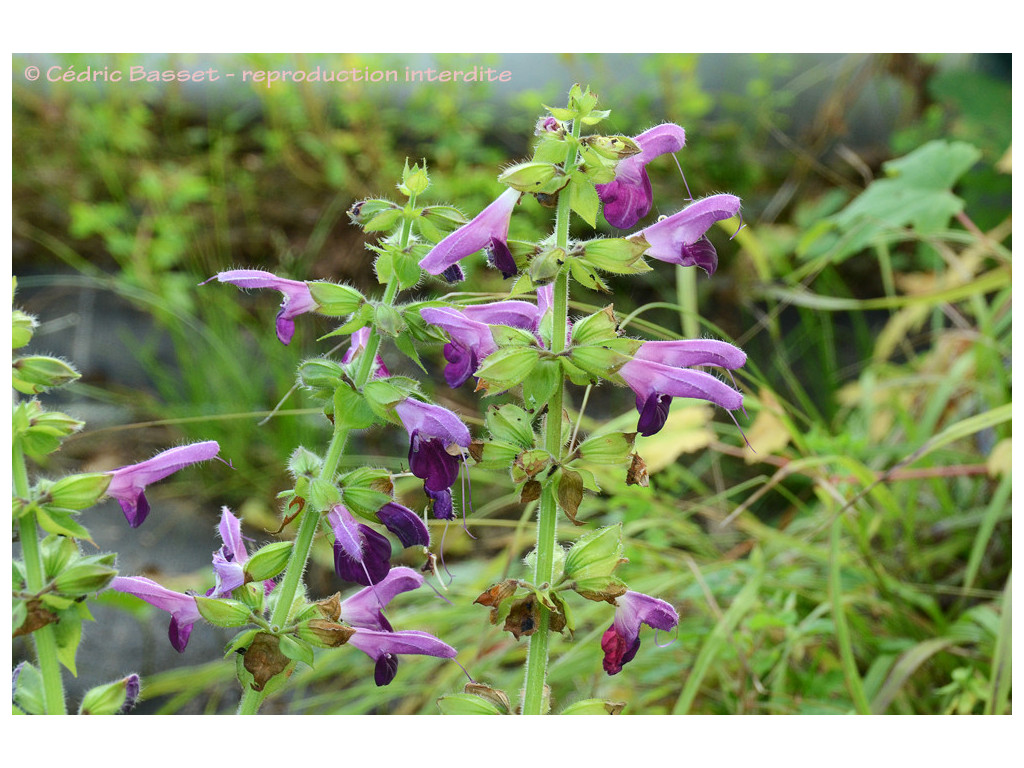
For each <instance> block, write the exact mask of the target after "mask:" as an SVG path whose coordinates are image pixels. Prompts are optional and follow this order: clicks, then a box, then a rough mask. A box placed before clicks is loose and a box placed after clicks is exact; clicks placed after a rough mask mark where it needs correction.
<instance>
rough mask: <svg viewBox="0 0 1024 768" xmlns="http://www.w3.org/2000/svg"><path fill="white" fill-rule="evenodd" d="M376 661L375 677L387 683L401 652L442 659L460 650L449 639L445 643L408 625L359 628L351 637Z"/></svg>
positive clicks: (350, 639)
mask: <svg viewBox="0 0 1024 768" xmlns="http://www.w3.org/2000/svg"><path fill="white" fill-rule="evenodd" d="M348 644H349V645H354V646H355V647H356V648H358V649H359V650H361V651H362V652H363V653H365V654H366V655H367V656H369V657H370V658H371V659H373V660H374V661H375V662H376V664H375V666H374V670H373V681H374V682H375V683H376V684H377V685H378V686H382V685H387V684H388V683H390V682H391V681H392V680H394V679H395V675H396V674H397V673H398V659H397V658H396V657H397V655H398V654H400V653H409V654H416V655H419V656H436V657H437V658H441V659H454V658H455V656H456V655H457V651H456V650H455V649H454V648H452V647H451V646H450V645H448V644H447V643H443V642H441V641H440V640H438V639H437V638H436V637H434V636H433V635H431V634H429V633H427V632H420V631H419V630H415V629H405V630H400V631H398V632H388V631H386V630H383V631H382V630H374V629H358V628H357V629H356V631H355V634H354V635H352V637H350V638H349V640H348Z"/></svg>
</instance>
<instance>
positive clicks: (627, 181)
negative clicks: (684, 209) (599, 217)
mask: <svg viewBox="0 0 1024 768" xmlns="http://www.w3.org/2000/svg"><path fill="white" fill-rule="evenodd" d="M633 141H635V142H636V143H637V145H638V146H639V147H640V150H641V151H640V153H639V154H636V155H632V156H630V157H627V158H624V159H622V160H620V161H619V163H618V165H616V166H615V178H614V179H613V180H612V181H610V182H608V183H607V184H598V185H596V186H597V195H598V197H600V198H601V202H602V203H603V204H604V217H605V219H606V220H607V221H608V223H609V224H611V225H612V226H613V227H616V228H617V229H629V228H630V227H632V226H633V225H635V224H636V223H637V222H638V221H640V219H642V218H643V217H644V216H646V215H647V214H648V213H650V211H651V204H652V203H653V200H654V195H653V193H652V191H651V180H650V178H649V177H648V176H647V170H646V166H647V164H648V163H649V162H651V161H652V160H654V159H655V158H656V157H660V156H661V155H664V154H666V153H669V152H678V151H679V150H680V149H682V148H683V145H684V144H686V132H685V131H684V130H683V129H682V128H680V127H679V126H678V125H675V124H674V123H663V124H662V125H656V126H655V127H654V128H651V129H650V130H647V131H644V132H643V133H641V134H640V135H639V136H637V137H635V138H634V139H633Z"/></svg>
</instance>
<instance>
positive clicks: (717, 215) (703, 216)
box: [630, 195, 740, 276]
mask: <svg viewBox="0 0 1024 768" xmlns="http://www.w3.org/2000/svg"><path fill="white" fill-rule="evenodd" d="M739 211H740V199H739V198H738V197H736V196H735V195H712V196H711V197H705V198H703V199H702V200H697V201H696V202H694V203H690V205H688V206H686V207H685V208H683V210H681V211H679V212H678V213H674V214H672V215H671V216H667V217H666V218H664V219H661V220H660V221H657V222H655V223H654V224H652V225H651V226H649V227H646V228H644V229H641V230H640V231H639V232H637V233H636V234H634V235H630V239H632V238H640V237H642V238H643V239H644V240H646V241H647V242H648V243H649V244H650V247H649V248H648V249H647V251H646V252H645V253H646V254H647V255H648V256H651V257H653V258H655V259H658V260H660V261H667V262H668V263H670V264H680V265H682V266H684V267H693V266H697V267H700V268H701V269H703V270H704V271H705V272H707V273H708V275H709V276H710V275H713V274H714V273H715V269H717V268H718V253H716V252H715V247H714V246H713V245H712V244H711V241H710V240H708V239H707V237H705V233H706V232H707V231H708V230H709V229H710V228H711V225H712V224H714V223H715V222H716V221H723V220H724V219H731V218H732V217H733V216H735V215H736V214H738V213H739Z"/></svg>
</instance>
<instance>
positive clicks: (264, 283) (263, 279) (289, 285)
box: [200, 269, 319, 345]
mask: <svg viewBox="0 0 1024 768" xmlns="http://www.w3.org/2000/svg"><path fill="white" fill-rule="evenodd" d="M210 280H219V281H220V282H222V283H231V284H232V285H236V286H238V287H239V288H272V289H274V290H275V291H280V292H281V293H282V294H283V295H284V301H282V302H281V310H280V311H279V312H278V313H277V338H278V339H280V341H281V343H282V344H285V345H287V344H289V343H290V342H291V340H292V336H294V335H295V322H294V319H295V318H296V317H298V316H299V315H301V314H304V313H306V312H313V311H314V310H316V309H317V307H318V306H319V305H318V304H317V303H316V301H314V300H313V295H312V294H311V293H310V292H309V286H308V285H306V283H304V282H302V281H301V280H289V279H287V278H284V277H278V276H277V275H275V274H274V273H272V272H265V271H263V270H262V269H232V270H228V271H227V272H218V273H217V274H216V275H214V276H213V277H211V278H210V279H209V280H206V281H204V282H202V283H200V285H206V283H208V282H210Z"/></svg>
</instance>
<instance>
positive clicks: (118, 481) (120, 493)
mask: <svg viewBox="0 0 1024 768" xmlns="http://www.w3.org/2000/svg"><path fill="white" fill-rule="evenodd" d="M219 451H220V446H219V445H218V444H217V442H216V441H214V440H208V441H206V442H203V443H193V444H192V445H183V446H180V447H178V448H171V449H170V450H167V451H164V452H163V453H158V454H157V455H156V456H154V457H153V458H152V459H148V460H147V461H143V462H141V463H139V464H131V465H129V466H126V467H120V468H119V469H115V470H113V471H111V472H107V473H106V474H108V475H110V485H108V486H107V493H106V495H107V496H110V497H111V498H114V499H117V500H118V502H120V504H121V510H122V511H123V512H124V516H125V518H126V519H127V520H128V525H130V526H131V527H132V528H138V527H139V526H140V525H142V522H143V521H144V520H145V519H146V516H147V515H148V514H149V501H148V500H147V499H146V494H145V490H146V486H147V485H149V484H150V483H155V482H156V481H157V480H163V479H164V478H165V477H167V476H168V475H172V474H174V473H175V472H177V471H178V470H179V469H183V468H185V467H187V466H189V465H190V464H197V463H199V462H200V461H208V460H209V459H212V458H214V457H215V456H216V455H217V453H218V452H219Z"/></svg>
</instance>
